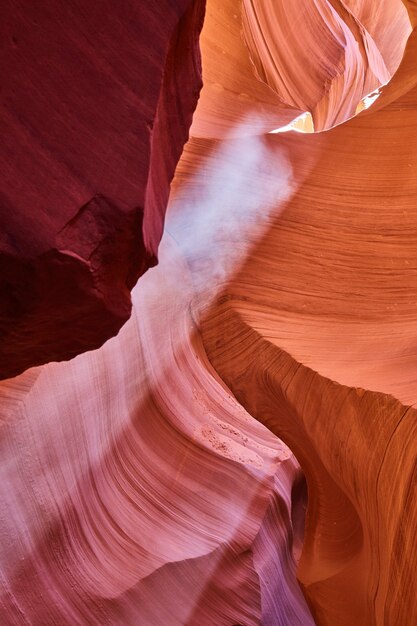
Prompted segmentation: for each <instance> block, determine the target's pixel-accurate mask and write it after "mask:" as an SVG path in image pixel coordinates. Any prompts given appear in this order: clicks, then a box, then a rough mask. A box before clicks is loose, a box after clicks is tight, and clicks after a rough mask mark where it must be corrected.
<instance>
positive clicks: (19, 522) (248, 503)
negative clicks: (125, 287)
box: [0, 237, 313, 626]
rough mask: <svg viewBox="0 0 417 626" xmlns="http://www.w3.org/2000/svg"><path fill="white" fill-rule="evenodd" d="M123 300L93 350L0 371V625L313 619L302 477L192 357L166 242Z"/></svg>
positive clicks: (186, 315) (194, 347)
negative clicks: (110, 333)
mask: <svg viewBox="0 0 417 626" xmlns="http://www.w3.org/2000/svg"><path fill="white" fill-rule="evenodd" d="M178 285H181V289H178ZM132 295H133V302H134V313H133V316H132V317H131V319H130V320H129V322H128V323H127V324H126V325H125V326H124V328H123V329H122V331H121V332H120V333H119V335H118V336H117V337H116V338H114V339H112V340H110V341H108V342H107V343H106V344H105V345H104V346H103V347H102V348H101V349H100V350H97V351H94V352H89V353H87V354H85V355H81V356H79V357H77V358H76V359H74V360H73V361H71V362H69V363H61V364H50V365H47V366H43V367H39V368H34V369H32V370H30V371H28V372H26V373H25V374H23V375H21V376H19V377H17V378H14V379H12V380H10V381H4V382H2V383H1V384H0V402H1V405H0V406H1V411H0V415H1V421H0V423H1V430H0V436H1V444H0V445H1V459H2V481H1V487H0V489H1V497H0V502H1V509H0V511H1V513H0V554H1V556H0V563H1V582H2V584H1V595H0V614H1V615H2V623H3V624H7V625H9V624H10V625H12V624H16V625H18V624H22V623H24V624H42V625H45V626H48V625H53V624H65V625H66V624H68V625H69V624H97V625H98V624H120V625H122V624H123V625H130V624H131V625H132V626H133V625H134V624H144V625H149V626H154V625H155V624H166V625H167V626H168V625H172V626H175V625H181V624H190V625H195V626H197V625H200V624H207V626H211V625H212V624H225V625H229V624H245V625H246V624H247V625H252V624H253V625H256V624H259V623H260V622H262V623H265V624H270V625H271V626H272V625H275V624H280V625H282V626H285V625H286V624H288V623H292V624H299V625H300V626H305V625H306V624H307V625H310V624H311V625H313V621H312V619H311V617H310V614H309V611H308V609H307V605H306V603H305V600H304V598H303V596H302V593H301V590H300V588H299V586H298V584H297V582H296V578H295V558H298V556H299V547H300V543H301V541H302V533H303V516H304V513H303V506H304V505H305V491H304V490H303V481H304V479H303V477H302V475H301V472H300V469H299V466H298V463H297V462H296V461H295V459H294V457H293V455H292V453H291V451H290V450H289V449H288V448H287V447H286V446H285V445H284V444H283V443H282V442H280V441H279V440H278V439H277V438H276V437H274V436H273V435H272V434H271V433H270V432H269V431H268V430H267V429H265V428H264V427H263V426H261V425H260V424H259V423H258V422H257V421H256V420H254V419H253V418H252V417H251V416H250V415H248V414H247V413H246V411H245V410H244V409H243V408H242V407H241V406H240V405H239V404H238V403H237V402H236V400H235V399H234V398H233V397H232V396H231V394H230V392H229V390H228V389H227V388H226V387H225V386H224V385H223V384H222V383H221V381H220V379H219V378H218V376H217V375H216V374H215V372H214V371H213V369H212V368H211V366H210V365H209V363H208V361H207V358H206V356H205V352H204V349H203V346H202V343H201V340H200V337H199V334H198V333H197V328H196V325H195V322H194V321H193V318H192V316H191V314H190V311H189V302H190V300H191V297H192V283H191V280H190V277H189V271H188V269H187V267H186V265H185V263H184V261H183V259H182V255H181V254H180V253H179V251H178V247H177V245H176V244H175V243H174V242H173V240H172V239H170V238H169V237H167V238H165V241H164V243H163V245H162V248H161V260H160V264H159V266H158V268H155V269H152V270H150V271H149V272H148V273H147V274H146V276H145V277H144V278H143V279H142V280H141V281H140V283H139V285H138V286H137V287H136V288H135V290H134V291H133V294H132ZM293 529H294V530H293Z"/></svg>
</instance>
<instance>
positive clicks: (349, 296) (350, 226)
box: [202, 89, 417, 626]
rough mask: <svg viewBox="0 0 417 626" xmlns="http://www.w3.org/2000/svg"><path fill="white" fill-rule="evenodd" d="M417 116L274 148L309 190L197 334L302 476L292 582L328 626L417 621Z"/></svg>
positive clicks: (382, 115) (415, 108) (389, 114)
mask: <svg viewBox="0 0 417 626" xmlns="http://www.w3.org/2000/svg"><path fill="white" fill-rule="evenodd" d="M416 113H417V90H416V89H414V90H413V91H412V92H410V93H409V94H408V95H407V97H406V98H404V100H403V102H402V103H401V102H398V103H397V107H393V106H391V107H390V108H389V109H388V110H384V109H381V110H379V111H377V112H375V113H374V114H371V113H370V114H369V115H367V116H364V117H358V118H357V119H355V120H351V121H350V122H349V123H347V124H345V125H343V126H339V127H338V128H337V129H333V130H332V131H330V132H328V133H323V134H319V135H291V136H289V135H286V136H284V135H275V136H272V137H271V138H270V140H269V142H270V150H271V159H273V158H274V154H275V152H276V151H277V150H279V151H281V150H282V149H283V147H285V149H286V151H287V153H288V155H289V160H290V161H291V163H292V165H293V175H294V180H295V181H297V179H299V183H298V185H297V186H296V188H295V190H294V193H293V195H292V197H291V198H290V200H289V201H288V202H287V203H286V205H285V208H284V210H283V211H282V210H281V211H280V213H279V215H278V216H277V217H276V218H275V220H274V221H273V223H272V224H271V225H270V228H269V229H268V231H267V233H266V234H265V235H264V237H263V238H262V240H261V241H260V242H259V244H258V245H257V246H256V248H255V249H254V250H253V251H252V252H251V254H250V255H249V257H248V259H247V262H246V263H245V264H244V265H243V267H242V268H241V269H240V270H239V271H237V272H236V274H235V276H234V277H233V279H232V280H231V281H230V282H229V283H228V284H227V285H226V286H225V287H224V289H223V291H222V293H221V295H220V297H219V298H218V300H217V301H216V303H214V304H213V305H212V306H211V307H208V308H207V312H206V319H205V321H204V322H203V325H202V327H203V339H204V345H205V347H206V350H207V352H208V355H209V358H210V360H211V363H212V364H213V366H214V367H215V369H216V371H217V372H218V373H219V374H220V375H221V377H222V378H223V380H224V381H225V383H226V384H227V385H228V386H229V387H230V389H231V390H232V391H233V393H234V395H235V396H236V397H237V399H238V400H239V402H241V403H242V404H243V406H244V407H245V408H246V409H247V410H248V411H249V412H250V413H251V415H253V416H255V417H257V419H259V420H260V421H261V422H262V423H263V424H264V425H265V426H267V427H268V428H269V429H270V430H271V431H272V432H274V433H275V434H276V435H277V436H279V437H280V438H282V439H283V440H284V441H285V443H287V445H288V446H289V447H290V448H291V449H292V450H293V452H294V453H295V455H296V457H297V458H298V460H299V461H300V463H301V466H302V468H303V470H304V472H305V475H306V478H307V484H308V494H309V501H308V510H307V522H306V536H305V543H304V546H303V554H302V558H301V563H300V568H299V570H298V577H299V580H300V582H301V584H302V586H303V589H304V592H305V594H306V597H307V599H308V602H309V606H310V607H311V609H312V612H313V616H314V618H315V620H316V623H317V624H320V625H325V626H331V625H333V624H335V623H337V624H341V625H345V624H346V626H348V625H351V624H353V623H357V624H361V625H362V624H363V625H364V626H365V625H376V624H378V625H379V624H392V625H394V624H413V623H414V622H415V621H416V620H417V602H416V595H415V588H416V583H417V581H416V575H415V572H414V566H413V563H414V560H415V556H416V531H415V529H416V527H417V506H416V499H415V489H416V484H417V483H416V475H415V468H416V446H415V441H416V439H415V438H416V423H417V422H416V418H417V412H416V410H415V409H414V408H413V406H415V405H416V404H417V387H416V378H415V371H416V366H417V351H416V341H415V329H416V324H417V297H416V296H417V282H416V281H417V272H416V262H415V256H416V254H415V252H416V245H417V230H416V218H417V206H416V200H415V198H416V192H417V189H416V180H417V179H416V171H417V151H416V147H415V146H416V141H415V137H416V136H417V115H416ZM223 243H224V244H225V243H226V242H223Z"/></svg>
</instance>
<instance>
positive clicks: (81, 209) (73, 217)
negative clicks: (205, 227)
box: [0, 0, 205, 378]
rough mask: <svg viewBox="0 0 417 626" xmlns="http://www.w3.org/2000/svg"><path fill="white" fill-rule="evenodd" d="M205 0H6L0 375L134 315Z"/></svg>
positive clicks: (187, 98) (185, 117)
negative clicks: (134, 297) (136, 292)
mask: <svg viewBox="0 0 417 626" xmlns="http://www.w3.org/2000/svg"><path fill="white" fill-rule="evenodd" d="M204 5H205V3H204V1H203V0H178V1H176V2H169V1H167V0H161V2H157V3H147V2H137V1H133V0H125V1H123V2H121V3H116V4H114V3H113V2H109V1H107V0H106V1H104V2H87V3H86V2H82V1H78V0H76V1H74V2H71V3H68V2H64V1H58V2H56V1H48V2H42V3H36V2H35V3H34V2H31V0H24V1H23V2H19V3H16V2H14V1H13V0H5V1H4V2H3V3H2V6H1V27H0V28H1V30H0V37H1V41H2V51H3V52H2V55H1V62H0V73H1V76H2V94H1V99H2V101H1V104H2V106H1V113H0V133H1V136H2V142H1V145H0V158H1V162H2V167H1V170H0V186H1V198H0V207H1V211H0V220H1V222H0V228H1V234H0V378H8V377H12V376H15V375H16V374H19V373H21V372H22V371H24V370H25V369H27V368H28V367H31V366H33V365H38V364H42V363H46V362H48V361H56V360H63V359H69V358H71V357H74V356H75V355H77V354H79V353H81V352H84V351H86V350H91V349H93V348H97V347H99V346H100V345H102V344H103V343H104V341H106V340H107V339H108V338H109V337H111V336H113V335H115V334H116V333H117V332H118V330H119V329H120V327H121V326H122V325H123V323H124V322H125V321H126V320H127V319H128V318H129V316H130V312H131V300H130V290H131V289H132V288H133V286H134V285H135V283H136V281H137V279H138V277H139V276H140V275H141V274H143V273H144V272H145V271H146V269H147V268H148V267H150V266H152V265H154V264H155V263H156V260H157V249H158V244H159V241H160V239H161V236H162V229H163V218H164V213H165V209H166V203H167V199H168V193H169V184H170V182H171V179H172V176H173V174H174V170H175V166H176V164H177V161H178V158H179V156H180V154H181V152H182V148H183V145H184V143H185V141H186V140H187V138H188V130H189V127H190V124H191V119H192V114H193V111H194V109H195V106H196V103H197V98H198V93H199V89H200V87H201V69H200V53H199V46H198V36H199V31H200V29H201V26H202V22H203V15H204ZM69 327H70V328H71V333H68V328H69Z"/></svg>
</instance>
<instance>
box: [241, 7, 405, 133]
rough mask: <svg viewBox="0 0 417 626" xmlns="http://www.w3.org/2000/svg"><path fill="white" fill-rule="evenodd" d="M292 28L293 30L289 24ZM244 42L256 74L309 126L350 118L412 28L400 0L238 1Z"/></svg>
mask: <svg viewBox="0 0 417 626" xmlns="http://www.w3.org/2000/svg"><path fill="white" fill-rule="evenodd" d="M295 24H296V25H297V28H295V27H294V25H295ZM243 27H244V36H245V41H246V42H247V45H248V47H249V50H250V53H251V59H252V61H253V63H254V65H255V68H256V71H257V74H258V76H259V78H260V79H261V80H263V81H264V82H265V83H267V84H268V85H269V86H270V87H271V88H272V89H273V90H274V91H275V92H276V93H277V94H278V96H279V98H280V99H281V100H282V101H283V102H285V103H286V104H287V105H289V106H292V107H294V108H295V109H301V110H302V111H308V112H309V113H311V115H312V118H313V124H314V129H315V130H316V131H320V130H325V129H328V128H331V127H333V126H335V125H337V124H340V123H342V122H344V121H346V120H347V119H349V118H351V117H353V116H354V115H355V114H356V112H357V108H358V105H360V102H361V100H362V99H363V98H364V97H365V96H367V95H368V94H370V93H371V92H373V91H375V90H376V89H378V88H379V87H381V86H382V85H385V84H386V83H388V82H389V80H390V79H391V77H392V76H393V74H394V73H395V71H396V70H397V68H398V66H399V64H400V61H401V59H402V56H403V52H404V48H405V44H406V42H407V39H408V37H409V35H410V33H411V30H412V27H411V24H410V19H409V16H408V13H407V11H406V8H405V6H404V4H403V3H402V2H401V0H394V1H390V2H386V3H383V5H381V8H380V10H378V11H375V10H374V3H373V2H372V1H370V0H362V1H361V2H356V1H345V2H341V1H328V0H309V1H308V2H304V1H303V0H299V1H298V0H296V1H295V2H291V3H289V2H286V1H285V0H279V1H278V2H275V3H270V2H268V0H244V2H243Z"/></svg>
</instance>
